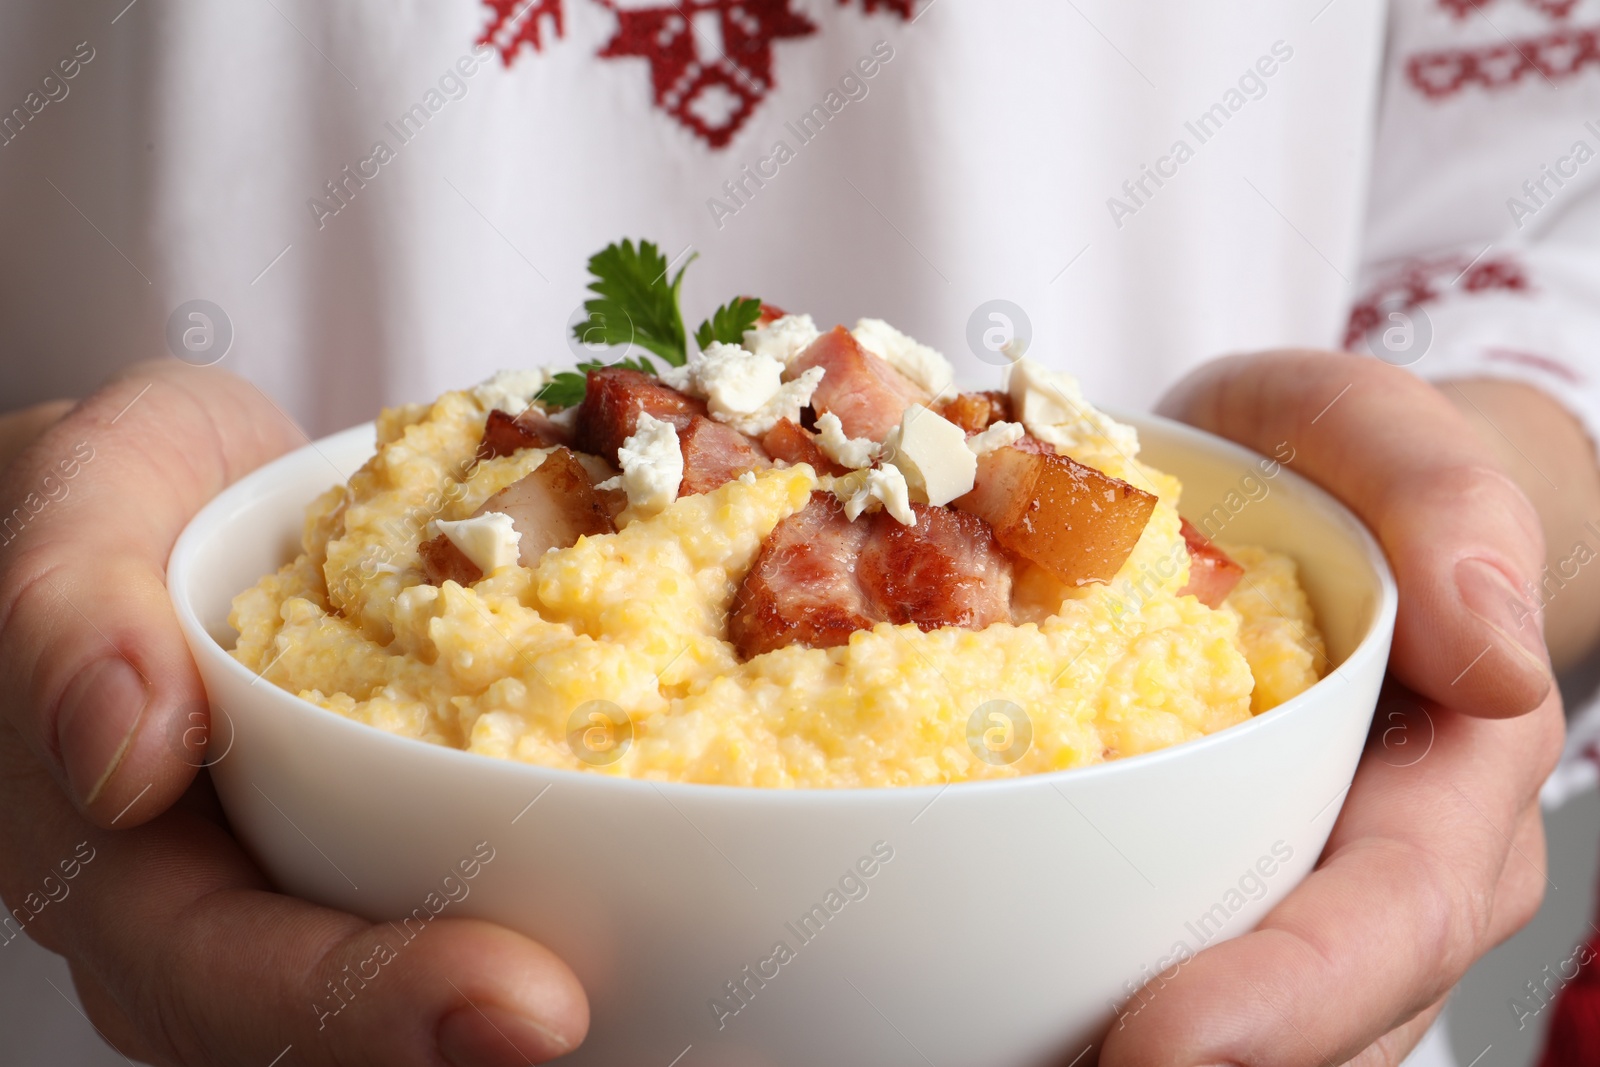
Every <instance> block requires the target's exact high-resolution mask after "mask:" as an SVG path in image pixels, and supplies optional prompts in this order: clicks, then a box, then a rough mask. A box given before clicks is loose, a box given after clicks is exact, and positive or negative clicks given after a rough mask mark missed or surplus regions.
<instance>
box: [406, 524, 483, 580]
mask: <svg viewBox="0 0 1600 1067" xmlns="http://www.w3.org/2000/svg"><path fill="white" fill-rule="evenodd" d="M417 551H418V552H419V553H421V555H422V576H423V578H424V579H425V580H426V581H427V583H428V584H429V585H443V584H444V583H445V582H455V583H456V584H457V585H471V584H472V583H474V582H476V581H479V580H480V579H482V578H483V572H482V571H481V570H479V569H478V565H477V564H476V563H474V562H472V561H471V560H470V559H468V558H467V554H466V553H465V552H463V551H461V550H460V549H459V548H457V547H456V544H455V542H454V541H452V540H450V538H448V537H446V536H445V535H444V534H440V535H439V536H438V537H433V538H430V539H428V540H426V541H424V542H422V544H420V545H418V546H417Z"/></svg>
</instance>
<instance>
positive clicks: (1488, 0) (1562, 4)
mask: <svg viewBox="0 0 1600 1067" xmlns="http://www.w3.org/2000/svg"><path fill="white" fill-rule="evenodd" d="M1522 2H1523V3H1525V4H1527V5H1528V6H1529V7H1531V8H1533V9H1535V10H1536V11H1539V12H1541V13H1543V14H1545V15H1548V16H1550V17H1551V18H1553V19H1564V18H1566V17H1567V16H1568V15H1570V14H1572V9H1573V8H1574V7H1576V6H1578V0H1522ZM1492 3H1494V0H1439V6H1440V7H1442V8H1444V9H1445V10H1446V11H1448V12H1450V14H1452V15H1454V16H1455V17H1456V18H1458V19H1464V18H1466V17H1467V16H1468V15H1470V14H1472V13H1473V12H1474V11H1477V10H1479V9H1480V8H1485V7H1488V6H1489V5H1490V4H1492Z"/></svg>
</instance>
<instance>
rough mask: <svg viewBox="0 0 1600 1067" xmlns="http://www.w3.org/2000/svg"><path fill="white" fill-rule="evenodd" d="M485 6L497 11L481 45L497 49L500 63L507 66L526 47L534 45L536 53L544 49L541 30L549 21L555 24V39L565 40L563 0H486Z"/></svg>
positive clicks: (479, 40)
mask: <svg viewBox="0 0 1600 1067" xmlns="http://www.w3.org/2000/svg"><path fill="white" fill-rule="evenodd" d="M484 3H486V4H488V5H489V6H490V7H491V8H493V9H494V18H493V19H492V20H491V21H490V23H489V28H488V29H486V30H484V31H483V36H482V37H480V38H478V43H479V44H492V45H494V46H495V47H496V48H498V49H499V50H500V60H501V62H503V63H505V64H506V65H507V66H509V65H510V64H511V60H512V57H514V56H515V55H516V54H517V52H519V51H520V50H521V49H522V46H523V45H524V44H531V45H533V50H534V51H535V52H539V51H542V50H543V49H544V41H543V40H542V39H541V38H540V37H539V30H540V27H541V26H542V25H543V24H544V19H545V18H546V17H548V18H549V19H550V20H551V21H553V22H554V23H555V28H556V36H557V37H560V36H562V25H561V0H484Z"/></svg>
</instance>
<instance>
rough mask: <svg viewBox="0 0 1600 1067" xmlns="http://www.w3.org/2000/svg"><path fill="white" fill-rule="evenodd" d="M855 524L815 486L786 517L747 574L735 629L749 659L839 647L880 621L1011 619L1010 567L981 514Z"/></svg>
mask: <svg viewBox="0 0 1600 1067" xmlns="http://www.w3.org/2000/svg"><path fill="white" fill-rule="evenodd" d="M912 510H913V511H914V512H915V513H916V518H917V521H916V523H915V525H911V526H906V525H904V524H902V523H901V522H899V521H898V520H897V519H895V518H894V517H893V516H892V515H890V514H888V513H887V512H884V511H879V512H876V513H874V514H870V515H863V516H861V517H859V518H858V519H857V520H856V521H855V522H851V521H850V520H848V519H846V518H845V516H844V509H843V508H842V507H841V506H840V505H839V502H838V500H837V499H836V498H835V497H834V496H833V494H831V493H825V492H816V493H813V494H812V495H811V500H810V502H809V503H808V504H807V505H806V506H805V507H804V508H802V509H801V510H800V511H799V512H797V513H796V514H794V515H791V516H790V517H789V518H787V519H785V520H783V521H782V522H780V523H779V524H778V525H777V527H775V528H774V529H773V531H772V533H771V534H770V535H769V536H768V537H767V540H766V542H765V543H763V545H762V546H761V552H760V553H759V554H758V555H757V557H756V561H755V564H754V565H753V566H752V567H751V569H750V572H749V573H748V574H747V575H746V576H745V579H744V581H743V583H742V584H741V585H740V588H739V595H738V598H737V600H736V601H735V610H734V611H733V613H732V614H731V616H730V618H729V621H728V636H729V640H731V641H732V642H733V643H734V645H735V646H736V647H737V648H738V650H739V653H740V654H741V655H742V656H744V657H745V658H746V659H748V658H750V657H752V656H759V655H761V654H762V653H765V652H771V651H774V650H776V649H779V648H785V647H787V646H789V645H794V644H798V645H803V646H805V647H807V648H832V647H835V646H837V645H843V644H846V643H847V642H848V641H849V640H850V635H851V634H853V633H855V632H856V631H857V630H864V629H869V628H870V627H872V626H874V625H876V624H877V623H880V622H885V621H887V622H892V623H895V624H897V625H900V624H905V623H912V624H915V625H916V626H918V627H919V628H921V629H923V630H933V629H938V628H940V627H944V626H965V627H968V628H971V629H982V628H983V627H985V626H988V625H990V624H991V623H995V622H1006V621H1009V620H1010V618H1011V606H1010V605H1011V564H1010V561H1009V560H1007V559H1006V557H1005V555H1004V554H1003V553H1002V552H1001V550H1000V546H999V545H998V544H997V543H996V542H995V539H994V536H993V534H991V533H990V531H989V529H988V526H987V525H986V524H985V523H984V522H983V521H982V520H981V519H979V518H977V517H976V516H974V515H964V514H960V513H958V512H954V511H951V510H949V509H948V508H937V507H925V506H923V505H921V504H914V505H912Z"/></svg>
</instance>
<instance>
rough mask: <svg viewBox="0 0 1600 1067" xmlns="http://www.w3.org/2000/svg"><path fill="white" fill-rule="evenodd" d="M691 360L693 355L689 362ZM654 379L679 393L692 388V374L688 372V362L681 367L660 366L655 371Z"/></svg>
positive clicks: (689, 390)
mask: <svg viewBox="0 0 1600 1067" xmlns="http://www.w3.org/2000/svg"><path fill="white" fill-rule="evenodd" d="M693 361H694V357H692V356H691V357H690V363H692V362H693ZM656 380H657V381H659V382H660V383H661V384H662V385H665V386H668V387H669V388H672V389H676V390H677V391H678V392H680V393H687V392H691V391H692V390H693V389H694V375H693V374H691V373H690V371H689V364H688V363H686V364H684V365H683V366H681V367H673V366H666V367H662V368H661V369H660V370H659V371H657V372H656Z"/></svg>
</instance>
